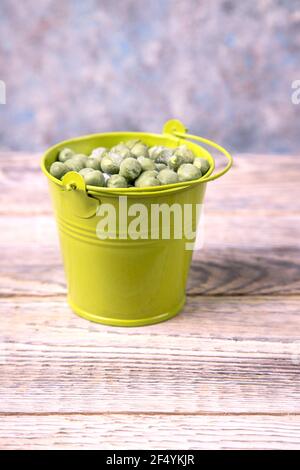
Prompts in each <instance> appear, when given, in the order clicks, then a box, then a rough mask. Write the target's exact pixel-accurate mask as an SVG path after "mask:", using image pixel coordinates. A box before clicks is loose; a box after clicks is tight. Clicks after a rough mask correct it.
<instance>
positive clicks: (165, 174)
mask: <svg viewBox="0 0 300 470" xmlns="http://www.w3.org/2000/svg"><path fill="white" fill-rule="evenodd" d="M157 178H158V180H159V181H160V183H161V184H174V183H178V175H177V173H175V171H173V170H170V169H169V168H166V169H165V170H161V171H160V172H159V173H158V176H157Z"/></svg>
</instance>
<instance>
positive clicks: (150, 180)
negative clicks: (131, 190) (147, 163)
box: [134, 171, 160, 188]
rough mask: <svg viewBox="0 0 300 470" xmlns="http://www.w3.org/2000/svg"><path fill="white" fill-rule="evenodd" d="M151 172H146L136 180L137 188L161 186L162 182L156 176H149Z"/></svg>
mask: <svg viewBox="0 0 300 470" xmlns="http://www.w3.org/2000/svg"><path fill="white" fill-rule="evenodd" d="M149 173H150V172H148V171H145V172H144V173H142V174H141V175H140V176H139V177H138V178H137V179H136V180H135V183H134V185H135V187H137V188H147V187H149V186H160V181H159V179H158V178H157V176H156V175H154V174H149Z"/></svg>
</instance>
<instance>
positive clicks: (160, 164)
mask: <svg viewBox="0 0 300 470" xmlns="http://www.w3.org/2000/svg"><path fill="white" fill-rule="evenodd" d="M165 168H167V165H165V164H164V163H155V169H156V170H157V171H161V170H164V169H165Z"/></svg>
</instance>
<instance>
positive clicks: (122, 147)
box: [110, 142, 129, 153]
mask: <svg viewBox="0 0 300 470" xmlns="http://www.w3.org/2000/svg"><path fill="white" fill-rule="evenodd" d="M122 150H129V148H128V147H127V145H126V144H124V143H123V142H120V143H119V144H117V145H114V146H113V147H112V148H111V149H110V151H111V152H116V153H119V152H122Z"/></svg>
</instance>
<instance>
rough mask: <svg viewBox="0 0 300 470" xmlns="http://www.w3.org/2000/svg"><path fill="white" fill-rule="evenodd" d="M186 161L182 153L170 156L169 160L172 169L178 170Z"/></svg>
mask: <svg viewBox="0 0 300 470" xmlns="http://www.w3.org/2000/svg"><path fill="white" fill-rule="evenodd" d="M183 163H184V159H183V157H182V156H181V155H172V156H171V157H170V158H169V161H168V166H169V167H170V168H171V170H174V171H177V170H178V168H179V167H180V165H182V164H183Z"/></svg>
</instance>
